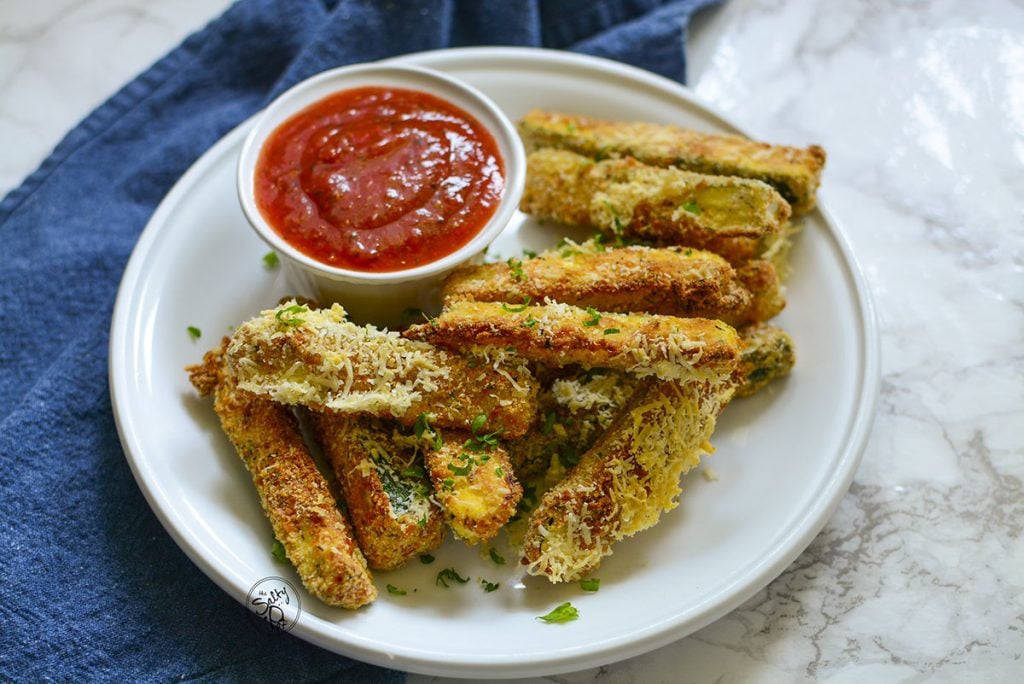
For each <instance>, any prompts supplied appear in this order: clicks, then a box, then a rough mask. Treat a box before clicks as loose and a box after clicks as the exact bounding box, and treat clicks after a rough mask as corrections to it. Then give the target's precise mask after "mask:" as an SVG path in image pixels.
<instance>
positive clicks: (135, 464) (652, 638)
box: [108, 47, 881, 678]
mask: <svg viewBox="0 0 1024 684" xmlns="http://www.w3.org/2000/svg"><path fill="white" fill-rule="evenodd" d="M485 59H489V60H492V61H496V62H499V61H500V62H507V61H510V60H522V61H526V62H531V63H533V64H540V65H544V66H545V67H551V68H559V69H564V68H565V67H570V68H583V69H587V70H590V71H592V72H600V73H601V74H602V75H608V74H610V75H614V76H616V77H619V78H622V79H624V80H627V81H630V82H634V83H641V84H643V85H645V86H646V87H650V88H652V89H654V90H656V91H658V92H659V93H660V94H669V95H671V96H673V97H675V98H678V99H681V100H683V101H685V102H686V103H688V104H689V105H690V106H692V107H696V108H698V109H700V110H702V111H703V112H705V113H707V114H710V115H711V116H712V117H714V118H715V119H716V120H717V123H718V124H719V125H721V126H722V127H723V128H724V129H731V130H733V131H735V132H737V133H739V134H742V135H747V136H750V134H749V133H748V131H746V130H745V129H744V128H743V127H741V126H739V125H737V124H736V123H735V122H733V121H732V120H730V119H729V118H728V117H727V116H725V115H724V114H723V113H722V112H720V111H719V110H718V109H717V108H716V107H715V106H713V105H710V104H708V103H705V102H703V101H701V100H700V99H698V98H697V97H696V96H695V95H694V94H693V92H692V91H691V90H689V89H688V88H687V87H686V86H683V85H681V84H679V83H676V82H674V81H671V80H669V79H667V78H664V77H662V76H658V75H657V74H653V73H651V72H648V71H645V70H642V69H639V68H637V67H633V66H630V65H627V64H623V63H621V62H616V61H613V60H610V59H606V58H602V57H595V56H591V55H582V54H577V53H570V52H564V51H559V50H548V49H541V48H522V47H466V48H448V49H442V50H431V51H425V52H417V53H411V54H407V55H401V56H399V57H394V58H389V59H388V60H383V61H393V62H407V63H412V64H423V65H425V66H431V67H434V68H438V67H436V66H435V65H436V64H437V63H438V62H453V61H454V62H460V61H464V60H471V61H472V62H474V63H480V62H481V61H482V60H485ZM441 69H442V70H443V67H441ZM255 116H256V115H253V116H252V117H250V118H248V119H246V120H245V121H243V122H242V123H240V124H238V125H237V126H236V127H235V128H233V129H232V130H231V131H230V132H228V133H227V134H226V135H224V136H223V137H222V138H221V139H220V140H218V141H217V142H216V143H215V144H214V145H213V146H211V147H210V148H209V149H207V150H206V151H205V152H204V153H203V154H202V155H201V156H200V157H199V158H198V159H197V160H196V161H195V162H194V163H193V164H192V165H191V166H190V167H189V168H188V169H187V170H186V171H185V172H184V173H183V174H182V175H181V176H180V177H179V178H178V180H177V181H176V182H175V184H174V186H172V188H171V190H170V191H169V192H168V193H167V194H166V195H165V197H164V198H163V199H162V200H161V202H160V204H159V205H158V206H157V208H156V210H155V211H154V212H153V214H152V216H151V217H150V219H149V221H147V223H146V226H145V227H144V228H143V230H142V232H141V233H140V236H139V239H138V241H137V243H136V245H135V247H134V248H133V250H132V253H131V256H130V258H129V260H128V263H127V265H126V267H125V271H124V274H123V276H122V279H121V283H120V284H119V287H118V291H117V297H116V300H115V303H114V309H113V315H112V318H111V327H110V341H109V344H108V385H109V391H110V397H111V406H112V410H113V414H114V420H115V424H116V427H117V431H118V436H119V438H120V442H121V446H122V450H123V451H124V455H125V459H126V460H127V461H128V464H129V467H130V469H131V471H132V475H133V477H134V478H135V481H136V483H137V485H138V486H139V488H140V490H141V491H142V493H143V495H144V497H145V498H146V501H147V503H148V504H149V506H150V509H151V510H152V511H153V512H154V513H155V514H156V516H157V518H158V520H160V523H161V525H162V526H163V527H164V529H165V530H166V531H167V532H168V534H169V535H170V536H171V538H172V539H173V540H174V541H175V543H176V544H177V545H178V547H179V548H180V549H181V550H182V551H184V552H185V554H186V555H187V556H188V557H189V559H190V560H191V561H192V562H193V563H194V564H195V565H196V566H197V567H198V568H199V569H200V570H201V571H202V572H203V573H204V574H206V575H207V577H209V578H210V579H211V580H213V581H214V583H215V584H217V585H218V586H219V587H220V588H221V589H222V590H224V591H225V592H226V593H227V594H228V595H229V596H232V597H233V598H235V599H236V600H237V601H239V602H240V603H244V599H245V595H246V590H245V588H244V586H242V585H243V584H244V583H243V582H240V579H241V578H240V577H238V576H237V575H236V576H232V572H231V571H230V568H222V567H220V565H219V564H217V563H213V562H211V561H209V560H208V559H207V556H208V555H209V554H208V553H205V554H204V548H203V545H202V543H201V540H200V539H199V538H198V537H196V536H195V534H194V533H193V532H192V531H191V530H181V529H179V526H178V525H175V524H174V523H175V521H176V520H177V515H176V514H174V512H173V509H170V510H168V509H167V508H166V507H165V502H166V501H167V495H166V493H165V492H163V491H162V490H161V487H160V483H159V482H155V481H153V478H152V477H151V476H150V477H147V475H149V473H148V472H147V467H146V465H147V464H146V463H145V459H140V458H139V457H138V456H136V454H137V453H141V452H140V451H138V450H141V449H142V448H143V441H144V437H143V435H140V434H139V433H138V430H137V426H136V425H134V424H133V423H132V420H131V417H130V416H129V415H128V412H127V411H125V413H124V415H122V410H123V408H122V406H123V397H124V396H125V395H126V394H127V393H128V392H129V388H128V384H127V383H128V380H127V378H125V377H124V375H123V371H125V370H127V368H126V366H127V363H125V361H126V360H127V359H128V358H129V351H130V349H131V348H132V347H133V346H134V344H135V341H134V338H132V337H130V336H129V335H130V333H131V328H130V326H131V323H132V316H131V314H132V312H133V311H134V310H135V308H136V307H134V306H132V305H133V304H134V303H135V302H137V301H138V299H139V298H140V296H141V293H140V291H139V288H138V287H137V286H138V283H139V277H140V276H141V275H142V270H143V266H144V264H145V262H146V260H147V258H148V257H149V256H151V254H152V247H153V243H155V242H156V241H157V240H158V238H159V237H161V232H160V226H161V224H162V223H163V222H164V221H165V220H166V218H167V216H168V215H169V214H171V213H172V212H173V211H174V209H175V208H176V207H177V206H178V204H179V202H180V201H181V200H182V199H183V198H185V197H187V194H188V190H189V186H190V185H191V179H192V178H194V177H196V176H200V175H202V174H204V173H206V172H208V171H209V170H210V168H211V167H213V166H214V165H215V164H216V163H217V162H218V161H219V160H220V158H221V157H222V156H223V155H224V154H225V152H226V151H227V150H228V149H230V148H231V147H232V146H234V145H237V144H240V142H241V140H242V139H243V138H244V136H245V133H246V132H247V130H248V129H249V127H251V125H252V123H253V121H254V120H255ZM750 137H753V136H750ZM823 195H827V191H825V192H823V191H819V205H818V207H817V209H816V211H818V212H819V213H820V216H821V220H822V222H823V223H824V224H825V225H826V227H827V228H828V237H829V238H830V239H831V240H832V241H833V242H834V243H835V247H836V249H837V252H838V253H839V254H840V255H841V257H842V260H843V266H844V267H845V270H846V274H845V275H846V277H847V278H848V279H849V281H850V284H851V285H852V292H851V293H850V294H852V295H853V299H854V301H855V302H856V311H857V314H858V318H859V321H858V323H859V325H858V326H857V328H858V330H857V332H858V336H859V338H860V339H859V340H858V346H859V347H860V348H861V350H862V354H861V355H860V358H858V359H857V361H858V365H861V366H862V368H863V377H862V378H861V382H860V384H859V385H858V386H857V396H856V398H855V400H854V401H853V402H852V405H853V411H852V413H851V416H850V418H849V419H848V421H847V423H846V432H847V434H846V435H845V436H844V441H845V448H843V449H842V450H841V453H840V454H838V455H837V458H836V459H834V467H833V469H832V471H831V474H830V476H829V478H828V479H827V480H826V481H825V483H824V485H823V486H822V488H821V489H820V490H819V491H818V492H816V493H815V495H814V496H813V498H812V500H811V501H810V502H809V503H808V505H807V508H806V510H805V511H803V512H802V513H803V515H801V516H800V517H799V518H798V520H797V521H796V522H795V523H794V524H793V525H792V526H791V527H790V528H789V530H787V534H786V535H784V536H783V537H782V538H781V539H780V540H779V542H778V543H777V544H776V546H775V547H774V549H773V550H772V551H771V553H769V554H768V555H766V556H764V557H763V558H762V559H760V560H759V562H757V563H755V564H753V565H752V566H751V571H750V572H748V573H747V574H745V575H743V576H742V577H741V578H737V580H736V581H735V582H734V583H732V584H730V585H726V586H725V587H723V588H721V589H720V590H719V591H718V592H716V593H715V594H714V595H712V596H710V597H709V600H710V599H719V597H721V596H722V595H723V594H727V597H726V598H724V599H719V600H711V604H710V605H706V606H703V607H701V608H700V609H699V610H698V611H697V614H696V615H695V616H693V617H691V618H690V619H687V620H684V621H682V622H680V621H678V620H676V621H672V620H663V621H661V622H658V623H654V624H651V625H648V626H647V627H646V628H645V629H643V630H639V631H636V632H631V633H630V634H628V635H623V636H621V637H619V638H617V639H615V640H614V643H612V644H607V645H606V647H605V648H604V649H603V650H602V651H601V652H600V654H599V656H598V657H595V655H594V653H593V650H592V649H587V648H586V647H585V646H580V647H578V648H575V649H562V650H560V651H557V652H553V653H552V654H550V655H549V656H547V657H543V658H536V659H533V660H531V661H529V662H528V663H525V664H524V663H522V662H512V659H511V658H508V659H506V660H503V661H501V662H495V661H494V659H493V658H482V659H476V660H474V659H471V658H463V659H462V660H460V661H459V662H455V663H453V662H451V661H450V660H446V661H443V662H442V661H441V660H439V659H436V658H432V657H427V656H424V655H423V654H422V653H417V652H415V650H413V649H407V651H406V652H403V653H384V652H381V651H380V649H379V648H374V644H375V643H376V642H374V641H372V640H363V641H359V640H354V641H353V640H346V641H345V642H343V643H342V642H339V641H338V640H337V638H333V639H332V638H331V637H332V635H331V634H329V633H328V632H327V631H326V630H325V629H322V628H320V623H321V622H324V621H323V620H321V619H320V618H316V619H315V620H309V621H300V622H299V624H297V625H296V626H295V628H294V629H293V630H292V631H293V633H294V634H296V635H297V636H299V637H301V638H302V639H304V640H306V641H309V642H310V643H314V644H316V645H318V646H321V647H323V648H326V649H328V650H330V651H332V652H335V653H339V654H342V655H345V656H348V657H353V658H356V659H359V660H362V661H365V662H369V663H372V664H375V665H379V666H382V667H388V668H392V669H394V668H396V667H401V668H402V669H405V670H407V671H409V672H416V673H423V674H432V675H441V676H453V677H474V676H486V677H492V678H509V677H524V676H538V675H550V674H561V673H565V672H571V671H576V670H579V669H583V668H586V667H593V666H596V665H600V664H606V663H610V662H616V661H619V660H622V659H625V658H629V657H633V656H637V655H640V654H642V653H646V652H649V651H651V650H654V649H656V648H659V647H662V646H665V645H667V644H669V643H672V642H674V641H677V640H679V639H681V638H683V637H685V636H687V635H688V634H691V633H693V632H695V631H697V630H699V629H701V628H702V627H705V626H707V625H708V624H710V623H712V622H714V621H715V620H717V619H719V618H721V617H723V616H725V615H727V614H728V613H729V612H731V611H733V610H734V609H735V608H736V607H737V606H739V605H740V604H742V603H743V602H745V601H746V600H748V599H749V598H750V597H751V596H753V595H754V594H756V593H757V592H758V591H760V590H761V589H763V588H764V587H765V586H767V585H768V584H769V583H770V582H771V581H772V580H774V579H775V578H776V577H778V576H779V575H780V574H781V573H782V572H783V571H784V570H785V568H786V567H788V566H789V565H790V564H791V563H792V562H793V561H794V560H795V559H796V558H797V557H798V556H799V555H800V554H801V553H803V551H804V550H805V549H806V548H807V546H808V545H809V544H810V543H811V541H812V540H813V539H814V538H815V537H816V536H817V535H818V533H819V532H820V531H821V529H822V528H823V527H824V526H825V524H826V523H827V522H828V520H829V519H830V518H831V517H832V515H833V514H834V512H835V510H836V508H837V507H838V506H839V504H840V502H841V501H842V499H843V496H844V495H845V492H846V491H847V490H848V489H849V486H850V483H851V482H852V479H853V476H854V474H855V472H856V470H857V467H858V465H859V463H860V460H861V456H862V454H863V451H864V449H865V447H866V445H867V442H868V439H869V437H870V434H871V427H872V424H873V421H874V416H875V409H876V406H877V401H878V394H879V384H880V377H881V376H880V340H879V334H878V325H877V314H876V311H875V307H874V303H873V300H872V297H871V293H870V290H869V288H868V287H867V284H866V280H865V278H864V275H863V273H862V272H861V268H860V265H859V264H858V262H857V261H856V259H855V258H854V256H853V252H852V248H851V247H850V243H849V240H848V238H847V236H846V233H845V231H844V230H843V228H842V226H841V224H840V222H839V221H837V220H836V218H835V217H834V216H833V215H832V213H831V211H830V210H829V209H828V207H827V203H826V202H824V201H823V199H824V198H823ZM140 460H141V462H140ZM736 585H740V586H739V587H738V588H737V587H736ZM240 586H241V587H242V588H241V589H239V587H240ZM702 603H708V601H704V602H702Z"/></svg>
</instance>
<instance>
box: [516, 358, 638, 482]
mask: <svg viewBox="0 0 1024 684" xmlns="http://www.w3.org/2000/svg"><path fill="white" fill-rule="evenodd" d="M643 383H644V380H642V379H640V378H637V377H635V376H633V375H630V374H628V373H623V372H621V371H613V370H608V369H603V368H602V369H593V370H588V371H584V370H582V369H576V370H575V372H573V373H572V374H570V375H568V376H565V377H560V378H556V379H554V380H553V381H552V382H551V383H550V385H548V386H546V387H544V388H542V389H541V392H540V394H539V395H538V397H537V403H538V406H539V408H540V415H541V422H540V425H539V426H538V428H537V429H536V430H533V431H531V432H530V433H529V434H527V435H524V436H523V437H521V438H519V439H517V440H515V441H511V442H508V444H507V446H508V451H509V457H510V458H511V459H512V465H513V467H515V470H516V475H517V476H518V477H519V478H520V479H522V480H524V481H527V480H530V479H533V478H535V477H538V476H541V475H544V474H545V473H551V472H552V471H554V472H553V473H552V474H551V477H550V479H552V480H560V479H561V476H562V475H564V473H565V472H566V471H567V470H568V469H569V468H571V467H573V466H574V465H576V463H578V462H579V459H580V456H581V455H582V454H583V453H584V452H586V451H587V450H588V449H589V448H590V447H591V446H593V444H594V442H595V441H596V440H597V438H598V437H600V436H601V435H602V434H603V433H604V431H605V430H606V429H607V428H608V426H609V425H611V422H612V420H614V418H615V416H616V415H617V414H618V412H619V411H620V410H621V409H622V407H623V406H625V405H626V402H627V401H628V400H629V398H630V397H631V396H632V395H633V392H634V391H635V390H636V388H637V387H638V386H640V385H641V384H643Z"/></svg>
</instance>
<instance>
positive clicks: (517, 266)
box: [505, 257, 526, 280]
mask: <svg viewBox="0 0 1024 684" xmlns="http://www.w3.org/2000/svg"><path fill="white" fill-rule="evenodd" d="M505 263H506V264H508V270H509V271H511V272H512V277H513V278H515V279H516V280H526V274H525V273H523V262H522V261H520V260H519V259H516V258H515V257H509V258H508V261H506V262H505Z"/></svg>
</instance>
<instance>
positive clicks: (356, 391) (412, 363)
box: [226, 303, 537, 437]
mask: <svg viewBox="0 0 1024 684" xmlns="http://www.w3.org/2000/svg"><path fill="white" fill-rule="evenodd" d="M226 359H227V367H228V371H229V372H230V373H231V374H232V376H233V377H234V378H235V379H236V381H237V382H238V385H239V387H241V388H242V389H245V390H247V391H250V392H254V393H258V394H262V395H266V396H268V397H270V398H272V399H274V400H275V401H278V402H281V403H285V404H301V405H304V406H308V407H310V408H313V409H317V410H331V411H336V412H339V413H353V414H359V415H372V416H380V417H392V418H395V419H397V420H398V421H399V422H400V423H402V424H403V425H406V426H411V425H413V424H414V423H415V422H416V419H417V417H419V415H420V414H422V413H430V415H431V416H432V419H433V421H434V423H435V424H436V425H439V426H443V427H453V428H463V429H466V428H469V426H470V425H471V423H472V421H473V419H474V418H475V417H476V416H478V415H480V414H481V413H482V414H484V415H486V416H487V419H488V422H489V424H492V425H496V426H499V427H502V428H504V429H505V431H506V433H507V434H508V435H509V436H513V437H515V436H519V435H522V434H523V433H525V432H526V431H527V430H528V429H529V427H530V425H531V424H532V423H533V421H534V419H535V417H536V392H537V383H536V381H535V380H534V378H533V376H532V374H531V373H530V371H529V369H528V368H527V367H526V365H525V364H524V363H522V362H521V361H517V360H516V359H514V358H510V359H508V360H507V362H505V363H501V364H490V363H482V362H481V361H480V360H478V359H467V358H463V357H461V356H459V355H457V354H452V353H451V352H449V351H446V350H443V349H438V348H436V347H434V346H432V345H430V344H427V343H425V342H417V341H413V340H408V339H403V338H402V337H401V336H399V335H398V334H397V333H393V332H387V331H383V330H378V329H377V328H374V327H373V326H369V325H367V326H359V325H356V324H354V323H351V322H349V321H348V320H346V318H345V312H344V310H343V309H342V308H341V307H340V306H338V305H337V304H335V305H334V306H333V307H332V308H330V309H319V310H318V309H309V308H307V307H305V306H303V305H298V304H293V303H285V304H282V305H281V306H278V307H277V308H275V309H269V310H267V311H263V312H262V313H261V314H260V315H259V316H257V317H255V318H252V319H250V320H248V321H246V322H245V323H243V324H242V325H240V326H239V327H238V328H237V329H236V330H235V332H234V334H233V335H232V337H231V343H230V344H229V345H228V349H227V353H226Z"/></svg>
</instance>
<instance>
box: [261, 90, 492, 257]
mask: <svg viewBox="0 0 1024 684" xmlns="http://www.w3.org/2000/svg"><path fill="white" fill-rule="evenodd" d="M504 186H505V179H504V164H503V161H502V158H501V154H500V152H499V151H498V145H497V143H496V142H495V141H494V138H493V136H492V135H491V134H490V133H489V132H488V131H487V130H486V129H485V128H484V127H483V126H482V125H481V124H480V123H479V122H478V121H477V120H476V119H475V118H474V117H473V116H472V115H470V114H468V113H467V112H465V111H463V110H462V109H460V108H459V107H456V106H455V105H453V104H452V103H450V102H447V101H446V100H443V99H441V98H439V97H436V96H434V95H430V94H429V93H423V92H419V91H414V90H406V89H401V88H383V87H364V88H354V89H351V90H345V91H342V92H339V93H335V94H334V95H331V96H328V97H326V98H324V99H322V100H320V101H318V102H316V103H314V104H312V105H310V106H309V107H307V108H306V109H304V110H302V111H301V112H299V113H298V114H296V115H294V116H293V117H292V118H290V119H288V120H287V121H285V122H284V123H283V124H281V125H280V126H279V127H278V128H277V129H275V130H274V131H273V132H272V133H271V134H270V136H269V137H268V138H267V141H266V142H265V143H264V145H263V149H262V150H261V151H260V155H259V159H258V161H257V164H256V175H255V188H254V190H255V196H256V204H257V206H258V207H259V209H260V212H261V213H262V214H263V216H264V217H265V218H266V219H267V221H268V222H269V223H270V225H271V226H272V227H273V228H274V230H275V231H277V233H278V234H279V235H281V237H282V238H284V239H285V240H286V241H287V242H288V243H289V244H291V245H292V246H294V247H295V248H296V249H298V250H299V251H301V252H303V253H304V254H306V255H307V256H309V257H311V258H313V259H316V260H317V261H319V262H321V263H324V264H327V265H329V266H335V267H338V268H346V269H350V270H356V271H372V272H390V271H399V270H404V269H408V268H413V267H415V266H421V265H423V264H427V263H430V262H432V261H436V260H437V259H440V258H441V257H444V256H446V255H448V254H451V253H452V252H454V251H456V250H458V249H459V248H460V247H462V246H463V245H465V244H466V243H467V242H469V241H470V240H471V239H472V238H473V237H474V236H475V235H476V234H477V233H478V232H480V230H481V229H482V228H483V227H484V225H485V224H486V223H487V221H488V220H489V219H490V217H491V216H492V215H493V214H494V212H495V210H496V209H497V206H498V202H499V200H500V199H501V195H502V191H503V190H504Z"/></svg>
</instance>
